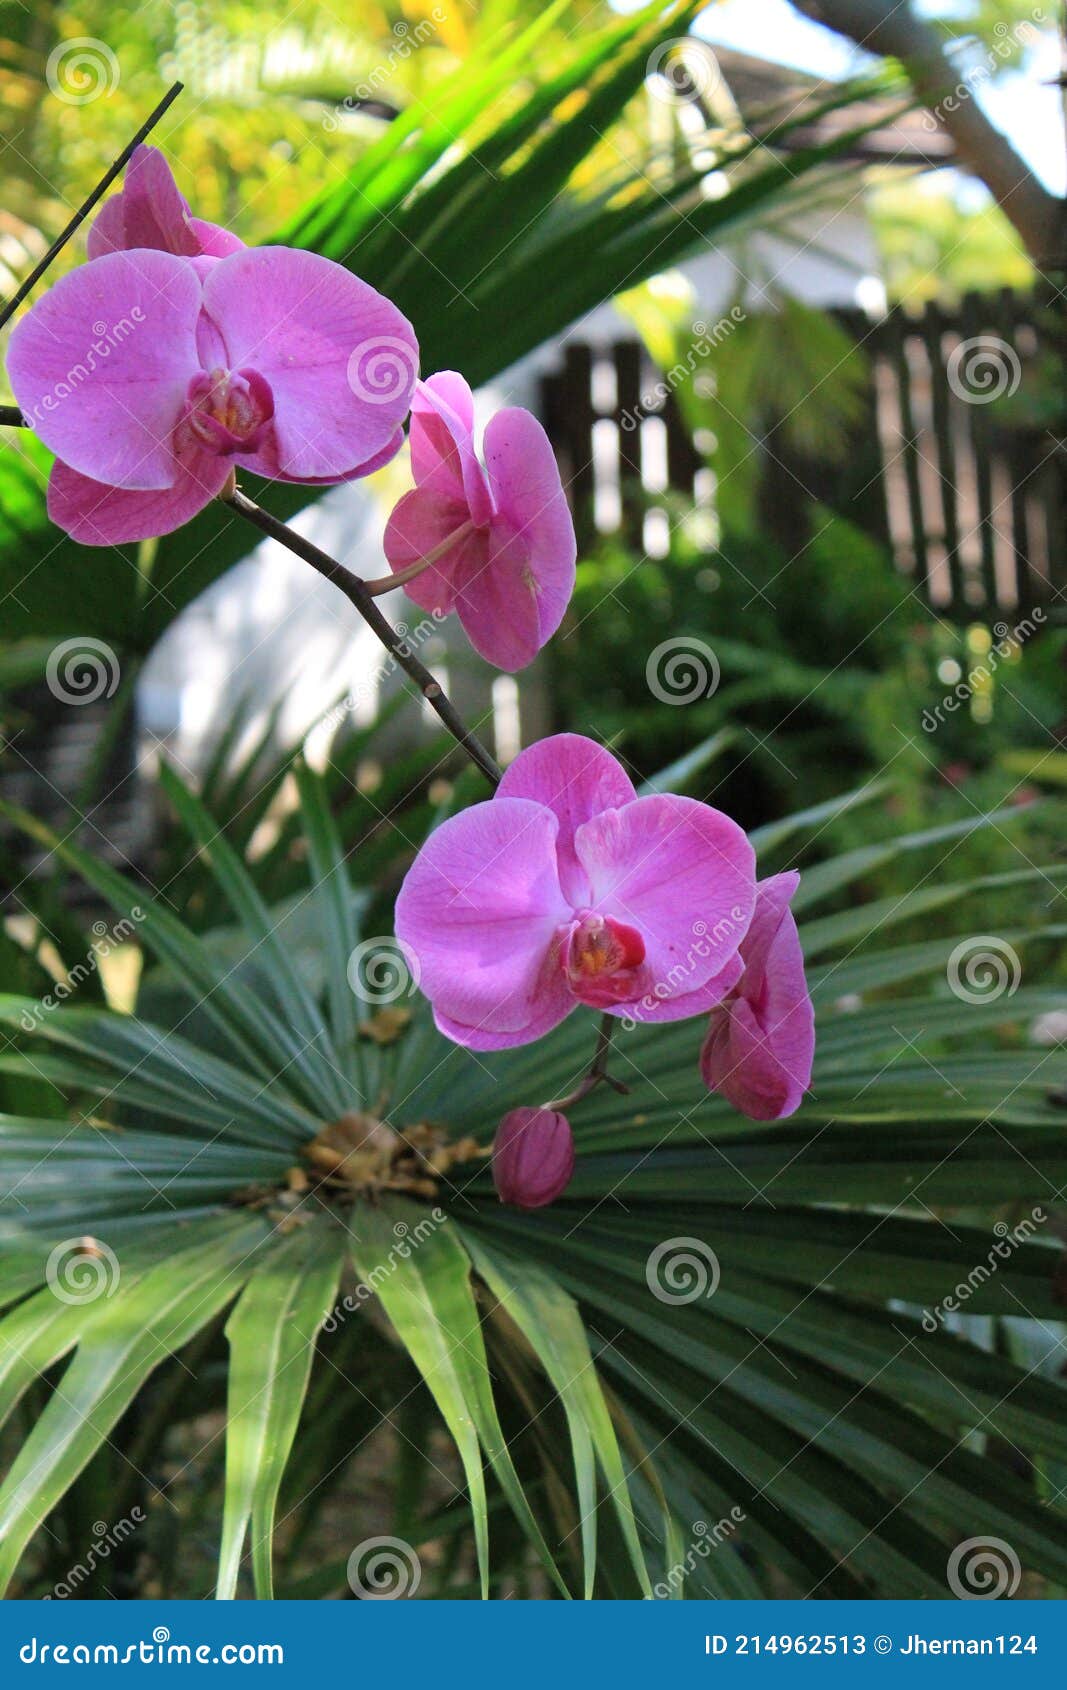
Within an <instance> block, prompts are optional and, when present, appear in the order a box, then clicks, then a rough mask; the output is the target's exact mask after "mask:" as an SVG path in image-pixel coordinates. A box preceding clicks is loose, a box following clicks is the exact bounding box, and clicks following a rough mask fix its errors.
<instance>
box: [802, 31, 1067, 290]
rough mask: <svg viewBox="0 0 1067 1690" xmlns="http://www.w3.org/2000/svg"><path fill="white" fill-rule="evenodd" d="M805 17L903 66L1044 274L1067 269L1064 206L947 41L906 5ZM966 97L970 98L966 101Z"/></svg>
mask: <svg viewBox="0 0 1067 1690" xmlns="http://www.w3.org/2000/svg"><path fill="white" fill-rule="evenodd" d="M793 5H794V6H795V8H796V10H797V11H798V12H802V13H803V14H804V16H805V17H808V18H811V19H813V20H814V21H815V22H816V23H821V24H825V25H826V26H827V28H828V29H833V30H836V31H837V33H838V34H839V35H844V36H847V37H848V39H849V40H850V41H854V42H855V43H856V45H857V46H858V47H861V48H863V50H864V51H865V52H868V53H878V54H880V55H881V56H882V57H884V58H891V59H898V60H899V61H900V63H901V64H902V65H903V67H904V70H905V72H906V74H907V77H908V80H909V82H910V83H911V85H912V88H913V89H914V90H915V93H916V95H917V96H918V98H919V99H920V100H921V101H922V103H923V105H924V106H925V107H926V109H927V110H928V111H929V112H930V114H931V115H932V116H933V117H934V119H935V120H936V122H937V124H938V126H939V127H940V128H941V129H943V130H944V132H945V134H946V135H949V136H950V137H951V138H952V141H953V143H954V145H955V149H956V155H957V158H958V160H959V162H960V164H961V165H962V166H963V167H964V168H965V169H966V170H969V171H970V172H971V173H972V175H974V176H977V178H978V180H979V181H980V182H984V183H985V185H986V187H987V188H988V189H989V191H990V193H991V194H992V195H993V198H994V199H995V200H996V202H997V204H998V205H999V206H1000V209H1001V210H1002V211H1003V213H1004V215H1005V217H1006V218H1007V219H1008V221H1009V222H1010V223H1011V224H1012V225H1013V226H1014V228H1015V229H1016V231H1017V232H1018V234H1019V236H1020V238H1021V239H1022V241H1023V243H1024V245H1025V247H1026V249H1027V251H1028V253H1029V254H1030V257H1031V258H1032V259H1033V261H1034V263H1035V264H1036V265H1037V266H1038V267H1039V268H1040V269H1055V270H1062V269H1065V268H1067V239H1065V202H1064V201H1063V200H1060V199H1057V197H1056V195H1055V194H1050V193H1049V191H1048V189H1047V188H1045V187H1043V186H1042V184H1041V183H1040V181H1039V180H1038V178H1037V177H1036V176H1035V175H1034V173H1033V171H1032V170H1031V169H1030V168H1029V166H1028V165H1027V164H1026V163H1024V161H1023V159H1022V158H1021V157H1020V155H1019V154H1018V153H1017V152H1016V151H1015V148H1014V147H1013V146H1012V144H1011V142H1010V141H1009V140H1008V138H1007V136H1006V135H1003V134H1002V133H1001V131H1000V130H999V129H997V128H996V127H995V125H994V124H992V123H991V122H990V120H989V118H988V117H987V116H986V114H985V112H984V111H983V110H982V108H981V106H980V105H979V103H978V100H977V99H976V98H975V95H974V92H973V90H971V89H970V88H969V87H968V86H967V83H966V78H965V77H964V76H963V75H962V74H961V72H960V70H959V68H958V67H957V66H955V65H954V64H953V63H952V60H951V59H950V58H949V56H948V54H947V53H946V51H945V48H944V46H943V44H942V41H941V37H940V36H939V35H938V33H937V31H936V30H934V29H933V28H932V27H931V26H930V25H929V24H928V23H926V22H925V21H924V20H923V19H922V18H919V17H916V15H915V13H914V12H913V11H912V9H911V6H910V5H909V4H907V3H904V4H899V3H897V4H894V0H793ZM961 89H962V90H963V91H962V93H961Z"/></svg>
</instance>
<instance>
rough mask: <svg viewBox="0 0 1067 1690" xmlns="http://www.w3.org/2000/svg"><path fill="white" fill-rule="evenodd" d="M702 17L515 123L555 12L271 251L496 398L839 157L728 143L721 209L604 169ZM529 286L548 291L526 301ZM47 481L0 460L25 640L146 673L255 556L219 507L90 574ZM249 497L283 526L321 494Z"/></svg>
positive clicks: (557, 85) (606, 46) (377, 144)
mask: <svg viewBox="0 0 1067 1690" xmlns="http://www.w3.org/2000/svg"><path fill="white" fill-rule="evenodd" d="M695 10H696V7H695V5H694V3H693V0H672V3H670V4H664V3H663V0H654V3H653V4H652V5H651V6H649V7H648V8H646V9H645V10H643V11H640V12H638V13H635V14H634V15H633V16H631V17H628V18H625V19H623V20H613V21H612V22H611V23H610V24H608V25H607V26H606V27H605V28H603V29H602V30H600V31H598V32H595V33H593V34H588V33H587V34H580V35H579V36H578V37H577V38H576V39H575V40H573V41H570V42H569V43H567V44H566V45H565V46H560V48H559V55H558V63H557V64H555V65H551V66H550V68H549V70H548V72H547V73H546V74H544V75H543V78H542V80H540V81H538V82H537V83H535V84H529V83H525V82H524V83H522V84H521V85H520V86H521V89H522V93H523V95H524V96H525V97H524V99H523V100H522V102H521V103H519V102H517V100H516V93H515V89H516V76H517V74H518V73H520V72H522V73H523V74H524V75H526V74H528V73H529V68H530V63H531V54H532V52H533V49H534V48H535V46H536V45H537V44H538V43H539V41H540V40H541V38H542V36H543V35H544V33H545V32H546V31H548V30H549V29H550V28H552V27H553V24H554V21H557V20H558V19H559V18H561V17H562V16H563V15H564V5H563V4H562V3H561V5H560V6H557V7H556V8H554V9H553V10H551V11H550V12H547V13H545V14H543V15H542V16H541V17H540V18H539V19H538V20H537V22H536V23H534V24H533V25H531V26H530V27H529V28H528V29H527V30H525V31H522V32H519V33H515V32H514V31H512V32H511V33H510V34H509V35H508V36H507V38H506V40H505V41H503V42H496V43H494V45H493V47H492V48H491V49H490V48H488V47H487V48H483V49H481V50H479V51H478V52H476V53H474V54H473V55H472V56H471V58H470V59H469V60H468V61H467V62H466V63H465V64H464V65H463V67H462V68H461V69H459V70H457V71H456V72H455V73H454V74H453V75H452V76H450V77H447V78H445V79H444V80H443V81H442V82H441V83H440V84H439V85H438V86H437V87H436V89H435V96H434V105H433V109H432V113H431V112H430V111H429V110H428V109H427V108H426V107H425V106H423V105H422V104H421V103H420V102H417V101H416V102H414V103H413V104H412V105H411V106H410V107H408V109H407V110H406V111H405V112H404V113H403V115H402V116H401V117H400V118H398V119H397V121H396V122H394V123H392V124H391V125H390V126H389V127H388V129H387V130H386V131H385V132H384V133H383V134H382V135H381V136H380V137H379V138H378V139H376V140H373V141H371V142H370V143H369V144H366V145H364V146H363V147H362V149H361V150H360V151H359V153H358V155H357V156H355V157H353V158H350V159H347V160H346V165H345V169H344V171H343V173H342V174H341V176H340V178H339V179H331V178H329V177H328V178H327V183H326V185H325V186H324V187H323V188H322V190H321V192H320V193H319V194H318V195H317V197H316V198H315V199H314V200H313V201H312V202H311V204H310V205H308V206H306V207H305V208H304V209H303V210H302V211H301V212H300V213H298V214H296V215H295V216H290V217H289V218H288V219H287V220H286V221H285V222H284V223H283V224H282V226H281V227H280V228H278V227H277V226H276V227H275V231H274V237H273V238H276V239H283V240H285V241H288V242H289V243H291V244H293V245H297V246H304V247H308V248H310V249H313V250H314V251H317V252H321V253H323V254H325V255H326V256H327V257H330V258H333V259H336V260H337V261H338V262H339V263H343V264H346V265H348V266H350V267H351V268H353V269H355V270H357V271H358V272H359V274H360V275H362V276H363V277H364V278H365V279H366V280H367V281H369V282H371V283H373V284H374V285H375V286H376V287H378V288H380V289H381V290H382V291H383V292H384V293H386V294H388V295H389V296H390V297H391V298H393V299H394V300H395V301H396V302H397V304H398V305H400V306H401V308H402V309H404V310H405V311H406V312H407V314H408V315H409V316H410V317H411V319H412V321H413V322H414V325H415V328H416V330H417V332H418V335H419V340H420V345H421V350H422V362H423V367H424V368H425V369H426V370H433V369H442V368H454V369H458V370H461V371H462V372H463V374H464V375H465V376H466V377H467V378H468V379H469V380H470V381H471V382H472V383H473V384H475V385H476V384H478V383H479V382H483V381H485V380H487V379H488V378H489V377H491V376H492V375H494V374H496V373H498V372H499V371H500V370H502V369H504V368H505V367H506V366H507V365H509V364H511V363H513V362H514V361H515V360H517V359H518V358H520V357H522V356H523V354H525V353H527V352H529V351H530V350H532V349H533V348H534V347H536V346H538V345H540V344H541V343H542V342H543V341H544V340H545V339H546V338H547V337H548V336H550V335H552V334H554V333H558V332H560V331H562V330H563V329H564V328H566V326H567V325H568V324H569V323H571V322H572V321H573V320H574V319H575V318H576V317H578V316H580V315H581V313H582V312H584V311H587V310H589V309H591V308H592V307H593V306H595V305H597V304H599V303H600V302H601V301H602V300H603V299H604V298H606V297H609V296H610V295H611V294H612V293H613V292H614V291H616V290H617V289H618V288H620V287H622V286H623V285H633V284H634V283H636V282H638V281H640V280H641V279H642V278H643V277H645V276H647V275H649V274H651V273H652V272H653V271H654V270H658V269H661V268H663V267H664V266H667V265H670V264H672V263H674V262H676V261H677V260H678V259H679V258H680V257H682V256H684V255H685V254H686V253H687V252H689V251H691V250H692V249H693V248H694V246H696V245H698V244H700V243H701V242H702V241H706V240H709V239H712V238H715V237H717V236H718V235H720V234H722V233H724V232H726V231H737V230H739V229H741V228H743V227H744V226H745V225H746V224H747V223H749V222H750V221H752V220H753V219H755V218H757V217H759V216H760V214H761V213H762V211H763V210H764V209H765V208H767V207H768V206H770V205H773V204H776V203H778V202H779V201H780V200H781V199H782V198H783V196H786V195H788V194H791V193H792V192H794V191H795V185H796V183H797V181H798V180H803V179H804V178H805V177H806V176H807V175H809V174H810V173H812V172H815V171H817V170H819V169H820V168H821V167H823V166H825V165H827V164H828V163H830V162H832V161H833V159H834V158H835V157H836V156H837V155H838V153H843V152H845V151H846V150H847V147H848V144H849V139H850V136H849V133H848V132H847V131H843V132H842V135H841V136H840V137H839V138H838V139H837V140H835V141H834V142H833V143H831V144H828V145H827V146H825V147H822V148H809V149H807V150H806V151H805V150H801V151H798V152H794V153H793V154H792V155H791V156H790V159H789V162H788V164H786V163H784V162H780V161H779V159H778V157H777V156H776V155H775V154H774V152H773V151H772V150H771V149H770V148H758V147H757V146H756V145H755V143H753V142H752V141H751V140H750V139H748V138H746V137H744V136H741V137H739V138H736V139H735V138H729V139H727V140H726V141H724V143H723V148H724V151H723V153H722V156H721V157H720V158H717V159H716V161H715V162H716V164H724V163H726V162H732V164H733V166H734V167H735V169H737V167H739V166H743V167H744V168H742V169H740V170H739V171H738V174H737V176H736V179H732V182H731V187H730V189H729V191H727V192H726V193H725V194H723V195H721V196H720V197H715V198H709V197H706V196H705V195H703V194H702V192H701V182H702V180H703V176H704V175H705V174H706V172H705V171H697V170H695V169H693V168H691V167H689V166H688V164H683V165H681V166H678V164H677V163H676V161H675V160H674V159H673V158H669V159H662V160H657V159H654V160H651V161H649V160H647V159H643V160H642V161H641V164H640V166H638V165H637V164H635V163H633V164H628V163H624V164H620V162H619V159H618V156H617V155H611V154H609V160H610V162H607V163H606V162H605V161H604V159H603V154H602V152H601V147H602V141H603V136H604V135H605V134H606V133H607V132H608V131H609V130H611V129H612V127H613V125H615V124H616V123H617V122H618V121H619V120H620V118H621V117H622V116H623V115H624V114H625V112H626V110H627V108H628V105H629V103H630V101H631V100H632V98H633V97H634V96H635V95H636V94H637V93H638V91H639V90H640V89H641V87H642V84H643V80H644V76H645V70H646V65H647V61H648V58H649V55H650V53H651V52H653V51H654V50H655V48H656V46H657V45H658V44H659V43H660V42H662V41H663V40H665V39H669V38H672V37H674V36H676V35H678V34H679V33H681V32H684V30H685V29H686V27H687V26H688V24H689V22H690V21H691V18H692V16H693V14H694V11H695ZM857 91H858V90H857V89H856V88H852V87H847V88H843V89H841V90H839V91H835V92H834V94H833V96H832V99H831V101H830V102H829V103H830V104H832V105H841V106H847V105H848V104H849V102H850V101H851V100H853V99H854V98H855V97H856V93H857ZM863 91H864V92H869V91H870V90H869V88H866V87H865V88H864V90H863ZM805 121H807V119H805ZM799 122H800V119H799V117H795V116H794V117H793V118H792V119H786V120H785V121H784V122H783V124H782V125H780V126H779V127H780V129H782V130H783V131H784V130H786V129H788V128H789V127H790V126H791V125H795V124H797V123H799ZM132 127H135V126H134V125H131V128H132ZM594 155H595V156H596V157H597V158H598V159H599V162H598V163H596V165H595V168H594V167H593V165H592V164H591V160H593V159H594ZM199 209H201V210H204V211H207V210H208V207H207V206H200V207H199ZM534 274H540V275H545V276H550V277H551V278H552V285H551V286H548V287H545V288H542V289H538V290H535V291H533V292H531V291H530V289H529V285H528V284H529V277H530V276H531V275H534ZM520 298H521V300H522V302H523V309H522V310H521V311H518V310H516V309H515V301H516V300H517V299H520ZM46 468H47V454H46V453H45V452H44V451H43V450H42V449H41V448H40V446H39V444H38V443H37V442H36V441H35V440H32V439H27V438H26V437H25V436H24V435H19V436H17V437H16V438H14V439H12V440H8V441H7V442H6V443H5V444H4V447H3V449H2V451H0V592H5V593H6V592H7V591H8V590H10V589H11V588H12V587H13V586H14V585H15V584H16V582H17V584H18V593H19V601H20V605H21V607H22V608H21V611H20V620H19V626H20V631H21V633H23V634H24V635H26V636H35V637H43V636H44V635H50V636H52V637H53V638H55V637H58V636H59V635H63V634H75V633H76V634H78V635H81V636H89V635H92V636H95V637H98V638H101V639H104V640H106V641H108V642H109V643H111V644H114V645H115V646H116V647H117V648H119V649H121V650H122V651H123V652H124V653H143V652H145V651H147V650H148V649H149V648H150V647H151V646H152V645H153V644H154V642H155V641H156V639H157V638H158V637H159V635H160V634H161V633H162V632H163V630H164V629H165V628H166V627H167V626H168V625H169V624H170V622H171V621H172V620H173V618H174V617H175V616H176V615H177V614H178V612H179V611H180V610H181V609H182V608H183V607H184V606H185V605H187V604H189V603H190V602H191V601H192V600H193V599H194V598H195V597H196V596H197V595H198V594H199V593H200V592H201V591H202V590H203V589H204V588H205V587H206V586H208V585H209V584H210V583H211V582H212V581H214V580H216V579H217V578H218V576H219V575H221V574H222V573H223V572H224V571H225V570H226V569H227V568H228V567H229V566H230V565H231V564H233V563H235V562H237V561H238V560H239V559H240V558H241V557H242V556H244V555H245V554H246V553H247V552H248V551H249V550H250V549H251V546H252V544H253V542H254V539H255V535H254V533H253V531H252V530H251V529H250V528H249V527H248V526H247V525H245V524H243V523H242V522H240V521H239V519H237V518H236V517H234V516H233V515H232V513H230V512H229V511H227V510H226V509H224V508H223V507H221V506H218V505H216V506H215V507H214V508H210V509H208V510H207V511H205V512H203V513H202V514H201V515H200V516H198V517H197V518H196V519H195V520H194V521H193V522H191V523H189V524H187V525H186V526H185V527H184V528H182V529H181V530H179V531H178V532H177V533H176V534H172V535H168V536H165V537H164V538H163V539H162V540H161V541H159V542H158V543H157V544H155V545H153V546H150V547H147V548H142V549H141V550H140V552H139V550H138V548H136V547H119V548H115V549H104V550H101V551H98V552H96V553H94V556H93V564H92V567H91V568H89V567H87V565H86V561H85V553H84V551H83V550H82V549H81V548H79V547H77V546H75V545H74V543H73V542H71V541H69V540H67V539H65V538H64V537H62V536H57V534H56V532H55V530H54V529H53V528H52V527H51V525H50V524H49V523H48V521H47V518H46V515H45V510H44V498H43V482H44V475H45V471H46ZM252 490H253V492H255V493H257V496H258V495H259V494H260V493H262V497H263V501H264V502H265V503H266V504H268V505H269V507H270V508H271V510H272V511H273V512H274V513H275V514H277V515H279V516H283V517H287V516H290V515H292V514H293V513H294V512H295V511H296V510H297V509H299V508H300V507H301V506H303V505H304V504H306V503H307V502H308V501H309V500H310V499H312V498H314V497H317V496H318V495H319V494H320V493H321V491H322V490H321V489H314V488H291V487H290V488H281V487H278V486H273V487H272V488H270V489H269V490H266V491H264V490H260V489H257V488H256V487H255V486H254V485H253V489H252ZM56 580H62V582H63V592H62V593H57V592H56V590H55V582H56Z"/></svg>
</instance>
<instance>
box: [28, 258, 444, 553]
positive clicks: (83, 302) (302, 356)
mask: <svg viewBox="0 0 1067 1690" xmlns="http://www.w3.org/2000/svg"><path fill="white" fill-rule="evenodd" d="M417 366H418V347H417V344H416V341H415V335H414V332H413V330H412V328H411V325H410V323H409V322H408V321H407V319H406V318H405V317H403V316H402V315H401V313H400V312H399V311H398V310H397V309H396V307H395V306H394V305H392V304H390V302H389V301H388V300H387V299H384V298H383V297H382V295H381V294H379V293H376V292H375V290H374V289H373V288H372V287H369V286H368V285H367V283H366V282H361V281H359V280H358V279H357V277H355V276H353V275H351V274H350V273H349V272H348V271H347V270H345V269H343V268H342V267H341V265H339V264H333V263H331V262H330V261H329V259H326V258H319V257H317V256H315V254H313V253H308V252H294V251H291V250H290V249H289V248H287V247H257V248H254V249H253V248H250V247H244V248H242V249H241V250H240V251H238V252H233V253H230V254H229V255H228V256H227V257H224V258H218V259H212V260H205V259H201V260H197V261H195V262H192V263H190V262H189V260H188V259H184V258H178V257H176V256H175V255H174V254H173V253H169V252H153V251H150V250H147V249H141V248H139V249H137V250H136V251H133V252H112V253H108V254H106V255H105V256H104V257H102V258H95V259H93V260H92V261H91V262H90V263H89V264H84V265H82V267H81V269H79V270H74V271H72V272H71V274H70V275H67V276H64V277H63V278H62V279H61V280H60V281H59V282H57V283H56V285H55V287H53V288H52V289H51V291H50V292H49V293H47V294H45V296H44V298H43V299H42V300H41V301H40V303H39V304H37V305H35V306H34V308H33V310H32V311H29V312H28V313H27V314H26V316H25V317H23V319H22V321H21V322H20V323H19V324H18V325H17V326H16V328H15V330H14V332H13V333H12V336H11V343H10V347H9V351H8V361H7V367H8V375H9V377H10V380H11V385H12V387H13V389H14V391H15V397H16V399H17V400H18V403H19V406H20V407H21V410H22V413H23V416H24V417H25V418H26V419H27V421H28V422H29V424H30V426H31V427H33V428H35V429H36V431H37V433H38V434H39V435H40V437H41V439H42V440H43V441H44V443H45V445H46V446H50V447H51V449H52V451H53V452H55V454H56V458H57V462H56V463H55V465H54V466H53V469H52V476H51V480H50V482H49V486H48V513H49V515H50V516H51V518H52V520H53V522H56V523H58V525H59V526H60V527H61V528H65V529H66V531H67V533H68V534H71V535H72V536H73V537H74V538H75V539H76V540H81V541H82V542H83V543H84V544H86V545H90V546H108V545H115V544H118V543H120V542H122V541H127V540H141V539H145V538H147V537H149V536H153V535H158V534H167V533H169V532H170V531H171V530H172V529H174V528H178V527H179V526H180V525H181V524H182V523H184V522H188V520H189V519H190V517H193V516H195V515H196V513H197V512H198V511H200V510H202V509H203V507H204V506H205V505H206V504H208V503H209V502H210V500H211V499H213V498H214V497H215V496H216V494H218V493H219V492H220V491H221V489H222V488H223V486H224V485H225V483H226V481H227V479H228V477H229V475H230V471H231V469H232V468H233V467H234V466H235V465H236V466H239V467H240V468H242V469H248V470H252V471H254V472H255V473H256V474H257V475H262V476H266V477H267V478H268V479H272V480H279V481H300V482H310V483H326V482H335V481H349V480H352V479H354V478H355V477H357V476H362V475H369V474H370V473H371V471H372V470H374V469H377V468H378V467H379V465H381V464H383V463H386V462H387V461H388V460H389V459H390V458H391V457H392V456H393V455H394V453H396V452H397V451H398V450H399V447H400V445H401V443H402V440H403V430H402V429H401V427H400V424H401V422H402V420H403V418H404V416H405V415H406V413H407V410H408V406H409V405H410V402H411V393H412V390H413V387H414V383H415V375H416V370H417Z"/></svg>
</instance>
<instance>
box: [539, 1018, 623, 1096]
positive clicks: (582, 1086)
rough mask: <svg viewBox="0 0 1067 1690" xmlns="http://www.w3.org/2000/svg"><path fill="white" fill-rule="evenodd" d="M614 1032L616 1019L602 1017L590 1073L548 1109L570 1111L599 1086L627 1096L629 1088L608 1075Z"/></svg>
mask: <svg viewBox="0 0 1067 1690" xmlns="http://www.w3.org/2000/svg"><path fill="white" fill-rule="evenodd" d="M614 1031H615V1017H614V1016H613V1015H606V1014H605V1015H602V1016H601V1018H600V1030H599V1032H598V1033H597V1038H596V1049H595V1051H594V1052H593V1060H592V1063H591V1064H590V1067H589V1072H588V1073H587V1074H586V1076H585V1078H584V1079H583V1080H579V1082H578V1084H577V1085H576V1086H575V1088H574V1090H573V1091H569V1092H568V1093H567V1095H566V1097H559V1098H557V1099H556V1100H555V1102H554V1103H546V1104H545V1106H544V1107H545V1108H546V1109H558V1110H564V1109H570V1108H571V1106H572V1105H573V1104H575V1103H580V1102H581V1101H582V1098H583V1097H588V1096H589V1093H590V1092H591V1091H595V1090H596V1088H597V1086H610V1087H611V1089H612V1091H617V1092H619V1093H620V1094H621V1095H622V1096H623V1097H625V1096H627V1094H628V1093H629V1090H630V1088H629V1086H627V1085H623V1082H622V1081H621V1080H615V1079H613V1078H612V1076H611V1075H610V1074H609V1073H608V1053H609V1051H610V1050H611V1039H612V1034H613V1033H614Z"/></svg>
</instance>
